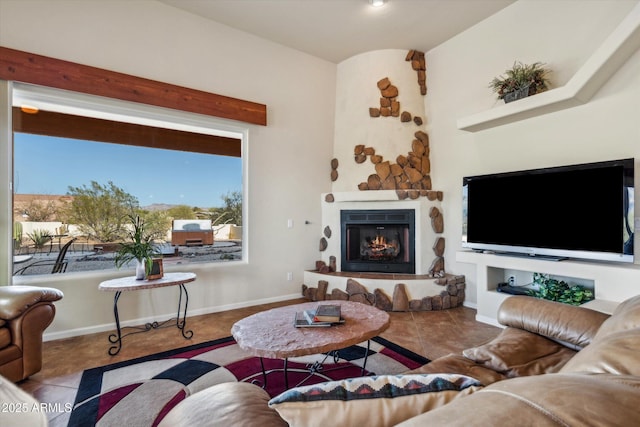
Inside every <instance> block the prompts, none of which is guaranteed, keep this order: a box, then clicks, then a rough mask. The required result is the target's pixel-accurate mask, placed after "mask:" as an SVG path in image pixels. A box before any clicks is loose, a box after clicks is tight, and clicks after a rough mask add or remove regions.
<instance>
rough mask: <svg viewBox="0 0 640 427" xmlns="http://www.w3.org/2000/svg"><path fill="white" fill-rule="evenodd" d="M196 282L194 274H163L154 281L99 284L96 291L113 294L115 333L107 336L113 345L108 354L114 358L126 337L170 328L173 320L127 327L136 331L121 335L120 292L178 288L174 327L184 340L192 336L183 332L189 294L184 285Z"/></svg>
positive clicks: (190, 332) (133, 279)
mask: <svg viewBox="0 0 640 427" xmlns="http://www.w3.org/2000/svg"><path fill="white" fill-rule="evenodd" d="M194 280H196V275H195V274H194V273H165V274H164V276H163V277H162V278H160V279H156V280H136V278H135V276H130V277H122V278H119V279H111V280H107V281H104V282H102V283H100V285H99V286H98V289H100V290H101V291H112V292H115V295H114V297H113V316H114V318H115V321H116V333H115V334H111V335H109V342H111V343H112V344H114V345H113V346H111V347H110V348H109V354H110V355H111V356H115V355H116V354H118V353H119V352H120V350H121V349H122V340H123V339H124V337H126V336H128V335H133V334H137V333H140V332H147V331H150V330H151V329H158V328H162V327H165V326H170V325H169V322H171V321H172V320H174V319H173V318H171V319H168V320H166V321H164V322H162V323H158V322H150V323H147V324H145V325H144V327H137V326H128V327H127V328H131V329H136V330H135V331H133V332H129V333H126V334H123V333H122V329H123V328H122V327H120V316H119V315H118V300H119V299H120V295H121V294H122V292H126V291H139V290H142V289H154V288H163V287H166V286H179V287H180V295H179V297H178V314H177V316H176V318H175V321H176V322H175V326H176V327H177V328H178V329H180V332H181V333H182V336H183V337H184V338H185V339H190V338H191V337H192V336H193V331H191V330H185V326H186V324H187V305H188V304H189V293H188V292H187V288H186V286H185V283H189V282H193V281H194ZM183 295H184V309H183V308H182V300H183ZM180 312H182V316H181V315H180Z"/></svg>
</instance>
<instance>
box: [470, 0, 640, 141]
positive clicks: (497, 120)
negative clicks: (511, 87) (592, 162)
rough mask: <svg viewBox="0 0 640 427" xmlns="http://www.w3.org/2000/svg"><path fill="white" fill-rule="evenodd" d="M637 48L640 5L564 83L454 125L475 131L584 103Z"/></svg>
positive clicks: (639, 45)
mask: <svg viewBox="0 0 640 427" xmlns="http://www.w3.org/2000/svg"><path fill="white" fill-rule="evenodd" d="M638 49H640V4H638V5H636V6H635V7H634V8H633V9H632V10H631V12H630V13H629V15H627V17H626V18H625V19H624V20H623V21H622V22H621V23H620V25H618V27H616V29H615V30H614V31H613V33H611V35H610V36H609V37H608V38H607V39H606V40H605V41H604V43H603V44H602V45H601V46H600V47H599V48H598V49H597V50H596V51H595V52H594V54H593V55H591V57H590V58H589V59H588V60H587V62H585V64H584V65H583V66H582V67H581V68H580V69H579V70H578V71H577V72H576V74H575V75H574V76H573V77H572V78H571V80H569V81H568V82H567V84H566V85H564V86H562V87H559V88H556V89H552V90H549V91H547V92H543V93H539V94H537V95H535V96H531V97H527V98H524V99H521V100H518V101H517V102H511V103H509V104H505V105H502V106H500V107H497V108H492V109H490V110H487V111H483V112H480V113H477V114H473V115H471V116H466V117H461V118H459V119H458V122H457V127H458V129H460V130H465V131H468V132H478V131H481V130H485V129H490V128H493V127H497V126H502V125H505V124H509V123H513V122H517V121H520V120H525V119H528V118H531V117H536V116H541V115H543V114H548V113H552V112H555V111H559V110H563V109H566V108H571V107H575V106H577V105H580V104H584V103H586V102H588V101H589V100H590V99H591V98H592V97H593V95H594V94H595V93H596V92H597V91H598V90H599V89H600V88H601V87H602V86H603V85H604V84H605V83H606V82H607V80H609V78H611V76H612V75H613V74H614V73H615V72H616V71H617V70H618V69H619V68H620V67H622V65H623V64H624V63H625V62H626V61H627V60H628V59H629V57H631V55H633V53H634V52H635V51H637V50H638Z"/></svg>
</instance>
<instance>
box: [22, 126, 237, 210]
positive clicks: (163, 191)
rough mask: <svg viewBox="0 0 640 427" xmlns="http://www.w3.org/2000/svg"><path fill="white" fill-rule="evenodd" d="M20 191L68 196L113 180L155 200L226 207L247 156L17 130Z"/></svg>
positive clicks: (142, 200) (144, 203)
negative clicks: (77, 189)
mask: <svg viewBox="0 0 640 427" xmlns="http://www.w3.org/2000/svg"><path fill="white" fill-rule="evenodd" d="M14 173H15V193H17V194H48V195H57V194H67V192H68V190H69V186H70V185H71V186H74V187H81V186H83V185H86V186H87V187H90V185H91V181H96V182H98V183H99V184H102V185H106V184H107V183H108V182H109V181H113V183H114V184H115V185H116V186H118V187H120V188H122V189H123V190H124V191H126V192H127V193H129V194H131V195H133V196H135V197H137V198H138V201H139V203H140V206H148V205H151V204H153V203H166V204H172V205H189V206H198V207H201V208H209V207H218V206H223V201H222V198H221V196H223V195H225V194H227V193H229V192H231V191H242V159H240V158H237V157H227V156H215V155H211V154H197V153H187V152H182V151H173V150H160V149H150V148H144V147H133V146H127V145H121V144H109V143H101V142H93V141H92V142H89V141H81V140H74V139H67V138H55V137H49V136H40V135H31V134H15V137H14Z"/></svg>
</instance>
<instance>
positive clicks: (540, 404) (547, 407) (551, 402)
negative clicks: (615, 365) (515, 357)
mask: <svg viewBox="0 0 640 427" xmlns="http://www.w3.org/2000/svg"><path fill="white" fill-rule="evenodd" d="M639 401H640V378H639V377H636V376H621V375H611V374H597V375H584V374H551V375H536V376H532V377H521V378H512V379H508V380H504V381H499V382H497V383H495V384H492V385H490V386H489V387H486V388H484V389H482V390H480V391H478V392H476V393H473V394H472V395H470V396H467V397H465V398H464V399H457V400H455V401H453V402H451V403H449V404H448V405H445V406H444V407H441V408H437V409H434V410H433V411H430V412H427V413H424V414H422V415H419V416H417V417H414V418H411V419H410V420H407V421H405V422H403V423H402V424H400V425H399V426H398V427H400V426H401V427H414V426H415V427H422V426H447V427H455V426H460V427H467V426H519V427H524V426H531V427H543V426H544V427H546V426H549V427H558V426H633V425H636V426H637V425H640V411H638V402H639Z"/></svg>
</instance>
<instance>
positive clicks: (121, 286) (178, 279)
mask: <svg viewBox="0 0 640 427" xmlns="http://www.w3.org/2000/svg"><path fill="white" fill-rule="evenodd" d="M194 280H196V275H195V273H164V276H163V277H162V278H161V279H155V280H136V277H135V276H128V277H120V278H118V279H111V280H106V281H104V282H102V283H100V285H99V286H98V289H100V290H101V291H114V292H117V291H139V290H141V289H153V288H163V287H165V286H176V285H182V284H183V283H189V282H193V281H194Z"/></svg>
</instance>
